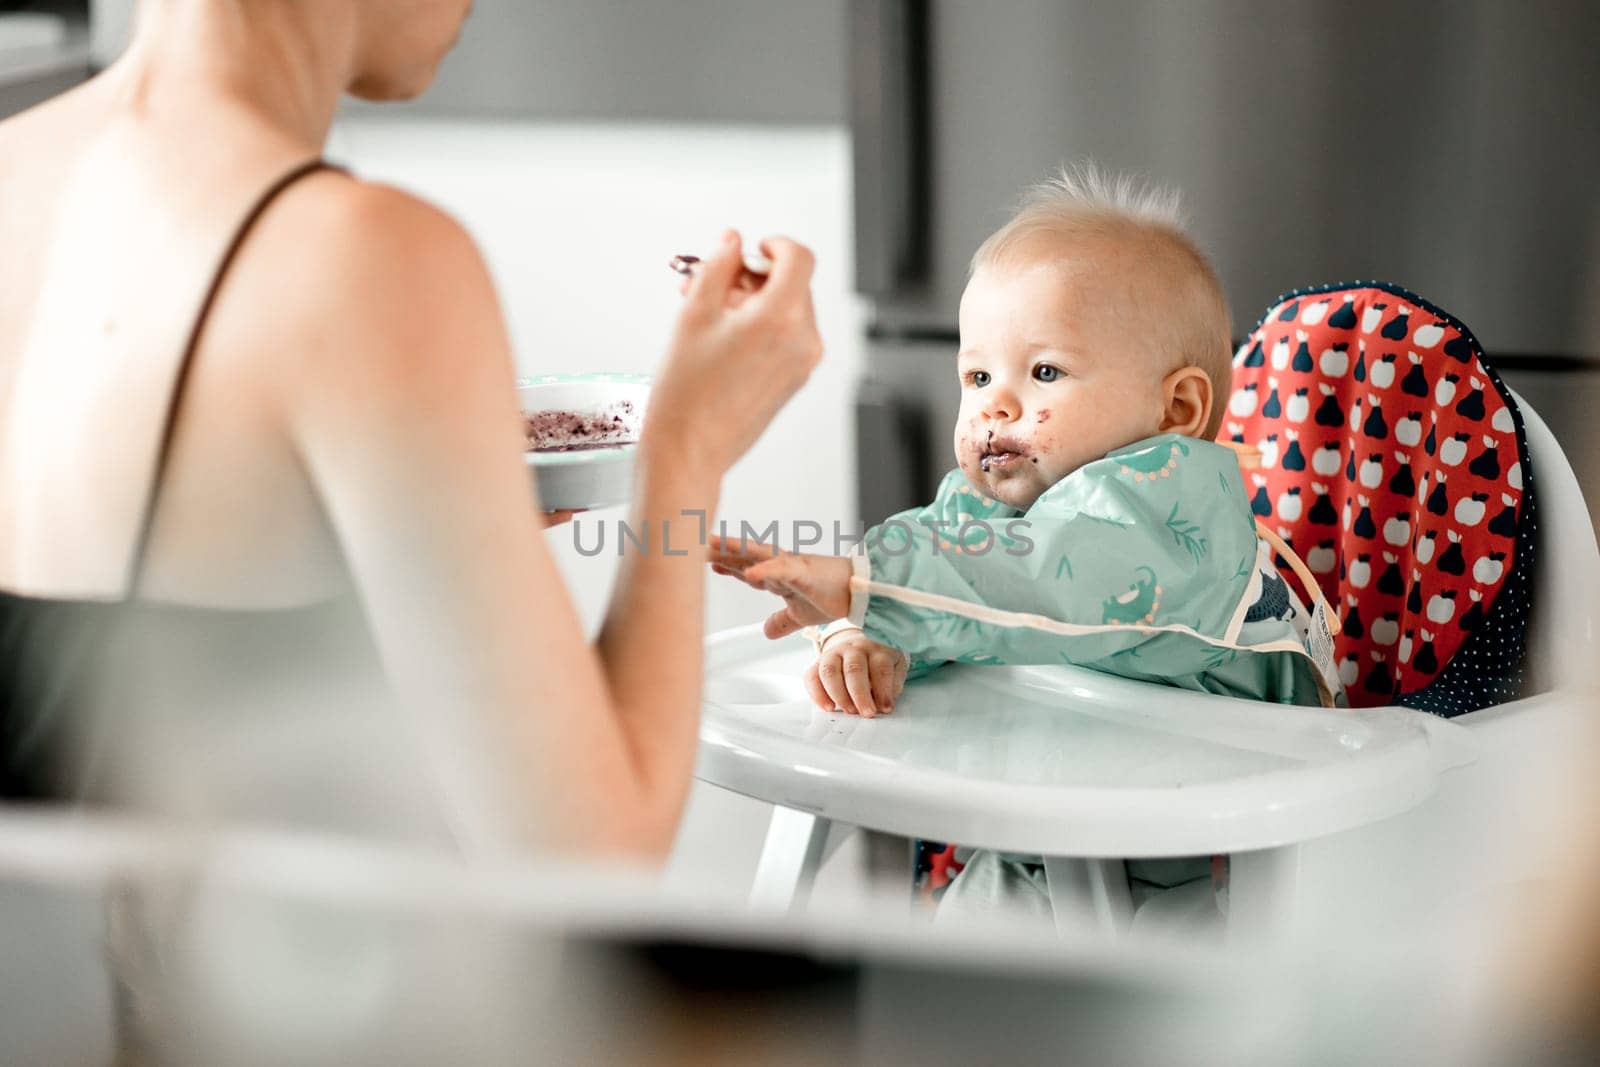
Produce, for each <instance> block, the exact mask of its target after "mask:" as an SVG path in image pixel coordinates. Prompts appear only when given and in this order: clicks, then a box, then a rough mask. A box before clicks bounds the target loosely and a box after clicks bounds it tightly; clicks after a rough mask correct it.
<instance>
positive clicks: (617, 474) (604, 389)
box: [517, 373, 650, 511]
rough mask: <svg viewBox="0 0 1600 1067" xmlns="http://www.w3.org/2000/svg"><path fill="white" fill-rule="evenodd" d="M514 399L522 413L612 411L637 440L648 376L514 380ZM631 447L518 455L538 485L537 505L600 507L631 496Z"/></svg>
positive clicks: (559, 376)
mask: <svg viewBox="0 0 1600 1067" xmlns="http://www.w3.org/2000/svg"><path fill="white" fill-rule="evenodd" d="M517 397H518V399H519V400H520V401H521V404H522V410H523V411H524V412H525V413H527V414H533V413H535V412H540V411H576V412H579V413H580V414H585V415H591V414H592V415H598V414H602V413H605V414H616V415H618V416H620V417H621V419H622V420H623V425H624V427H625V428H626V430H627V431H628V437H629V438H630V439H631V440H633V441H637V440H638V438H639V431H640V430H641V429H643V427H644V414H645V406H646V404H647V403H648V402H649V399H650V379H649V378H648V377H645V376H644V375H640V374H605V373H602V374H548V375H544V376H542V377H539V378H521V379H518V381H517ZM635 450H636V446H635V445H633V444H631V443H630V444H619V445H611V446H605V447H600V448H585V449H582V450H579V451H574V452H526V453H524V458H525V459H526V460H527V463H528V469H529V471H531V472H532V473H533V476H534V478H535V480H536V482H537V484H538V488H539V503H540V505H541V506H543V507H544V508H546V509H547V510H550V511H557V510H568V509H585V508H603V507H609V506H611V505H613V504H624V503H627V501H628V499H629V498H630V497H631V496H632V493H633V454H634V452H635Z"/></svg>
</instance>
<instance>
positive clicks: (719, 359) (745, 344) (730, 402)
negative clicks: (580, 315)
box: [641, 230, 822, 475]
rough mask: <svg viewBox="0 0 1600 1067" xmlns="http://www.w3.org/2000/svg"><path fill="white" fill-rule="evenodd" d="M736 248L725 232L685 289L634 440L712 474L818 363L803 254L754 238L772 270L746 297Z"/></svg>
mask: <svg viewBox="0 0 1600 1067" xmlns="http://www.w3.org/2000/svg"><path fill="white" fill-rule="evenodd" d="M742 250H743V244H742V242H741V241H740V238H739V235H738V234H737V233H735V232H734V231H732V230H729V231H728V232H727V233H725V234H724V235H723V239H722V244H721V245H720V246H719V247H718V248H717V251H716V252H715V253H714V254H713V255H711V256H709V257H708V258H707V259H705V260H704V261H702V263H701V265H700V268H699V269H698V270H697V271H696V272H695V276H694V278H693V280H692V281H691V282H690V283H689V287H688V296H687V299H686V301H685V303H684V306H683V311H682V312H681V313H680V314H679V316H678V324H677V329H676V330H675V331H674V333H673V337H672V342H671V345H670V347H669V349H668V352H667V358H666V362H665V363H664V365H663V366H662V369H661V371H660V373H659V374H658V376H657V378H656V383H655V386H654V388H653V389H652V390H651V396H650V412H649V414H648V415H647V416H646V420H645V428H644V440H643V441H642V442H641V446H643V445H645V444H648V445H649V446H650V447H652V448H655V449H660V448H663V447H664V448H666V449H668V450H669V451H670V452H671V453H672V454H674V455H678V456H682V457H685V458H686V459H688V460H689V461H690V462H693V463H696V464H703V465H704V466H705V467H706V468H708V469H709V470H710V471H713V472H715V473H716V474H718V475H720V474H721V473H723V472H724V471H726V470H727V469H728V468H729V467H730V466H732V465H733V463H734V461H735V460H737V459H738V458H739V457H740V456H741V455H743V454H744V453H745V451H746V450H747V449H748V448H749V447H750V446H751V445H752V444H754V443H755V440H756V438H757V437H759V436H761V432H762V431H763V430H765V429H766V427H767V423H769V422H771V421H772V417H773V416H774V415H776V414H777V412H778V409H779V408H781V407H782V406H783V405H784V404H785V403H786V402H787V401H788V400H789V398H790V397H791V396H793V395H794V394H795V391H796V390H798V389H799V388H800V386H801V385H803V384H805V380H806V378H807V377H809V376H810V374H811V371H812V369H813V368H814V367H815V366H816V365H817V362H818V361H819V360H820V359H821V358H822V339H821V337H820V336H818V334H817V325H816V318H815V315H814V313H813V310H812V306H811V270H812V257H811V252H810V251H809V250H808V249H806V248H805V247H804V246H802V245H799V244H796V243H795V242H794V241H791V240H789V239H788V238H784V237H770V238H768V239H766V240H764V241H762V242H761V251H762V252H763V253H764V254H765V255H766V256H767V257H768V258H770V259H771V260H772V271H771V273H770V274H769V275H768V276H767V279H766V281H765V283H764V284H762V285H761V287H760V289H758V290H756V291H755V292H749V291H748V279H747V278H746V272H745V270H744V259H743V251H742Z"/></svg>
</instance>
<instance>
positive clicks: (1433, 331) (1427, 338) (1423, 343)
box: [1411, 322, 1444, 348]
mask: <svg viewBox="0 0 1600 1067" xmlns="http://www.w3.org/2000/svg"><path fill="white" fill-rule="evenodd" d="M1443 337H1444V327H1443V326H1440V325H1439V324H1438V323H1436V322H1430V323H1427V324H1426V325H1423V326H1418V327H1417V328H1416V331H1415V332H1413V333H1412V335H1411V343H1412V344H1414V345H1416V346H1417V347H1418V348H1432V347H1433V346H1434V345H1436V344H1438V343H1439V341H1440V340H1441V339H1442V338H1443Z"/></svg>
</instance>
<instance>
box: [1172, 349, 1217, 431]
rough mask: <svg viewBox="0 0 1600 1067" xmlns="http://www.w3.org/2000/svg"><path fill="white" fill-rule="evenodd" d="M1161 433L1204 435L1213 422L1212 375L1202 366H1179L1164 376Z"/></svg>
mask: <svg viewBox="0 0 1600 1067" xmlns="http://www.w3.org/2000/svg"><path fill="white" fill-rule="evenodd" d="M1161 399H1162V409H1161V427H1160V432H1162V433H1179V434H1183V435H1184V436H1186V437H1202V436H1204V435H1205V432H1206V427H1207V426H1208V425H1210V423H1211V405H1212V403H1213V402H1214V400H1215V399H1216V398H1215V397H1213V396H1212V395H1211V377H1210V375H1208V374H1206V372H1205V371H1203V370H1201V369H1200V368H1199V367H1194V366H1188V367H1179V368H1178V369H1177V370H1175V371H1173V372H1172V373H1171V374H1168V375H1167V376H1166V377H1165V378H1163V379H1161Z"/></svg>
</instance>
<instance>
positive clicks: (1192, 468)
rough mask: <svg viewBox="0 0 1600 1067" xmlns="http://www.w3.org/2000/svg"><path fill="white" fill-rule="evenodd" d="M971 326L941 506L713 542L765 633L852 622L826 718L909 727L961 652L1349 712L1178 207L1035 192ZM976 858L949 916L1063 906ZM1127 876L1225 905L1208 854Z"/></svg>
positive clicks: (949, 904)
mask: <svg viewBox="0 0 1600 1067" xmlns="http://www.w3.org/2000/svg"><path fill="white" fill-rule="evenodd" d="M960 328H961V347H960V351H959V352H958V354H957V356H956V370H957V373H958V374H959V375H960V378H961V410H960V414H959V416H958V419H957V422H956V428H955V451H956V459H957V462H958V463H959V464H960V469H959V470H954V471H951V472H950V473H949V474H948V475H947V476H946V477H945V479H944V481H943V483H942V485H941V486H940V487H939V491H938V494H937V496H936V497H935V499H934V500H933V502H932V503H931V504H929V505H928V506H927V507H924V508H920V509H915V510H912V511H908V512H904V513H902V514H900V515H896V516H894V517H892V518H891V519H889V520H888V521H886V522H885V523H883V524H881V525H879V526H877V527H874V528H873V529H872V530H870V531H868V533H867V535H866V538H865V541H864V548H865V553H864V554H862V555H859V556H857V557H855V558H841V557H829V556H810V555H798V554H778V553H776V552H775V551H772V550H768V549H766V548H764V547H763V546H761V545H752V544H748V543H745V542H736V541H732V540H724V541H720V542H718V543H717V544H716V545H714V546H713V555H712V564H713V567H714V568H715V569H716V570H717V571H718V572H719V573H723V574H730V575H733V576H736V577H739V578H742V579H743V580H744V581H745V582H747V583H748V584H750V585H752V586H755V587H757V588H760V589H764V590H767V591H770V592H773V593H776V594H778V595H780V596H781V597H783V599H784V601H785V606H784V607H783V609H782V610H780V611H778V612H777V613H775V614H774V615H772V616H771V617H770V618H769V619H768V620H767V623H766V633H767V636H769V637H773V638H776V637H782V636H785V635H787V634H790V633H793V632H795V631H797V630H800V629H802V628H803V627H807V626H812V625H815V624H820V623H831V625H829V626H828V627H827V629H826V630H825V631H823V632H822V635H821V637H820V639H819V641H818V657H817V660H816V662H815V663H814V664H813V665H812V666H811V667H810V668H809V669H808V670H807V672H806V685H807V688H808V689H809V691H810V693H811V696H812V698H813V699H814V700H815V701H816V703H817V704H818V705H819V706H821V707H822V708H825V709H834V708H837V709H839V710H842V711H845V712H850V713H858V714H860V715H862V716H866V717H871V716H874V715H879V714H886V713H888V712H889V711H891V710H892V709H893V708H894V706H895V702H896V699H897V698H898V696H899V694H900V692H901V689H902V687H903V686H904V684H905V682H906V679H907V678H908V677H916V676H917V675H919V674H922V673H926V672H929V671H932V670H933V669H935V668H937V667H938V666H939V665H941V664H944V663H948V662H952V661H959V662H968V663H990V664H1061V663H1070V664H1076V665H1079V666H1084V667H1091V668H1094V669H1098V670H1102V671H1107V672H1110V673H1114V674H1118V675H1122V676H1125V677H1131V678H1137V679H1140V680H1144V681H1150V682H1157V683H1161V684H1165V685H1171V686H1181V687H1183V688H1187V689H1194V690H1201V691H1206V692H1214V693H1225V694H1230V695H1235V696H1243V697H1251V698H1257V699H1262V700H1271V701H1278V702H1285V703H1304V704H1322V705H1330V704H1333V703H1335V702H1336V701H1338V700H1340V699H1341V697H1342V694H1341V692H1340V688H1339V681H1338V676H1337V673H1336V671H1335V670H1334V666H1333V662H1332V656H1331V635H1330V634H1329V632H1328V631H1329V628H1330V627H1332V626H1337V621H1335V620H1332V619H1331V618H1330V617H1329V613H1328V612H1327V609H1326V606H1325V605H1323V604H1322V603H1321V601H1320V593H1316V592H1314V590H1315V588H1316V587H1315V583H1314V582H1312V581H1311V580H1310V575H1309V571H1306V570H1304V568H1303V565H1298V561H1297V560H1293V559H1292V553H1289V552H1288V549H1287V547H1286V546H1283V545H1282V544H1281V542H1277V543H1276V544H1269V542H1268V540H1266V539H1263V538H1259V537H1258V534H1257V529H1256V524H1255V521H1254V517H1253V515H1252V513H1251V510H1250V505H1249V500H1248V497H1247V494H1246V491H1245V488H1244V483H1243V479H1242V477H1241V474H1240V463H1241V456H1240V454H1239V453H1237V452H1235V451H1233V450H1232V449H1230V448H1228V447H1226V446H1223V445H1220V444H1216V443H1214V442H1213V438H1214V437H1215V436H1216V432H1217V428H1218V426H1219V424H1220V421H1221V417H1222V407H1223V404H1224V403H1225V402H1226V398H1227V396H1228V394H1229V381H1230V377H1231V364H1230V358H1229V357H1230V347H1231V335H1230V324H1229V317H1228V308H1227V304H1226V300H1225V298H1224V296H1223V293H1222V288H1221V285H1220V284H1219V282H1218V280H1217V277H1216V274H1215V272H1214V271H1213V270H1212V268H1211V265H1210V263H1209V262H1208V261H1207V260H1206V257H1205V256H1204V255H1203V254H1202V253H1201V252H1200V251H1199V249H1198V248H1197V247H1196V246H1195V244H1194V242H1193V241H1192V240H1191V239H1190V238H1189V237H1188V236H1187V235H1186V234H1185V233H1184V231H1183V229H1182V228H1181V225H1180V222H1179V213H1178V203H1177V197H1176V196H1175V195H1174V194H1170V193H1167V192H1164V191H1161V190H1156V189H1146V188H1142V187H1139V186H1137V185H1135V184H1134V183H1133V182H1132V181H1130V180H1128V179H1119V180H1115V181H1113V180H1110V179H1108V178H1106V177H1105V176H1103V175H1102V174H1101V173H1099V172H1097V171H1095V170H1093V169H1089V168H1080V169H1077V170H1069V171H1066V172H1064V173H1063V174H1062V175H1061V176H1060V177H1059V178H1057V179H1056V180H1054V181H1051V182H1049V183H1046V184H1044V185H1042V186H1039V187H1038V188H1036V189H1034V190H1033V191H1032V193H1031V194H1030V195H1029V196H1028V197H1027V198H1026V199H1025V201H1024V203H1023V205H1022V207H1021V208H1020V210H1019V211H1018V212H1017V214H1016V215H1015V216H1014V217H1013V218H1012V219H1011V220H1010V221H1009V222H1007V223H1006V224H1005V225H1004V226H1003V227H1001V229H1000V230H999V231H997V232H996V233H994V234H993V235H992V236H990V237H989V239H988V240H986V241H985V242H984V243H983V245H982V246H981V247H980V248H979V249H978V251H977V253H976V254H975V255H974V256H973V260H972V270H971V276H970V280H969V281H968V284H967V288H966V291H965V293H964V294H963V295H962V298H961V311H960ZM1271 536H1272V535H1270V534H1264V537H1266V538H1271ZM1275 547H1276V548H1277V549H1278V550H1281V551H1283V552H1284V553H1285V554H1286V556H1285V558H1286V559H1290V560H1291V565H1292V566H1296V570H1297V572H1298V573H1300V574H1302V575H1303V576H1304V578H1305V584H1306V585H1307V586H1308V588H1310V589H1312V590H1313V594H1312V595H1313V597H1314V598H1315V600H1314V603H1316V605H1317V608H1318V610H1317V611H1316V612H1315V613H1314V614H1313V613H1311V612H1308V611H1307V609H1306V608H1305V607H1304V606H1303V605H1302V603H1301V601H1300V599H1299V598H1298V597H1297V596H1296V595H1295V593H1294V592H1293V590H1292V589H1291V588H1290V587H1289V585H1288V583H1286V582H1284V581H1283V580H1282V579H1281V578H1280V577H1279V576H1278V572H1277V569H1276V567H1275V565H1274V563H1273V553H1274V548H1275ZM947 858H948V857H947ZM964 858H965V859H966V866H965V869H964V870H962V871H961V874H960V877H958V878H957V879H956V880H955V882H954V883H952V885H951V887H950V889H949V891H947V892H946V893H945V894H944V898H943V900H942V902H941V904H940V914H941V916H944V915H947V914H950V913H951V912H952V911H954V912H955V913H956V914H960V913H961V912H962V911H968V912H978V911H986V910H989V909H990V908H991V907H992V906H993V903H994V901H995V900H996V899H997V898H1000V897H1004V898H1008V900H1009V901H1010V902H1011V903H1013V904H1016V903H1018V902H1021V904H1022V906H1023V907H1025V908H1031V909H1033V910H1036V911H1039V912H1041V913H1047V911H1048V907H1049V904H1048V895H1047V892H1046V888H1045V886H1044V883H1043V878H1044V876H1043V870H1042V867H1041V866H1040V864H1039V863H1038V862H1037V861H1036V858H1035V859H1034V860H1030V859H1029V858H1027V857H1008V856H1000V855H997V854H993V853H978V854H976V855H975V856H970V857H964ZM1129 868H1130V870H1129V873H1130V878H1131V879H1132V881H1133V884H1134V885H1135V889H1136V892H1135V897H1136V900H1137V898H1138V896H1139V894H1138V891H1137V890H1138V886H1139V885H1140V883H1141V879H1142V880H1143V884H1144V885H1145V887H1146V889H1147V890H1149V891H1150V892H1155V891H1158V890H1162V889H1168V888H1171V887H1174V886H1181V885H1192V886H1195V887H1197V888H1200V889H1203V890H1205V891H1206V893H1209V878H1208V868H1207V863H1206V861H1205V860H1204V859H1198V860H1195V861H1182V860H1177V861H1161V862H1154V863H1151V862H1147V863H1145V864H1143V865H1134V864H1130V865H1129ZM963 899H964V900H966V901H967V902H968V904H967V905H961V904H960V901H962V900H963ZM1195 899H1199V898H1198V897H1196V898H1195Z"/></svg>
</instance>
